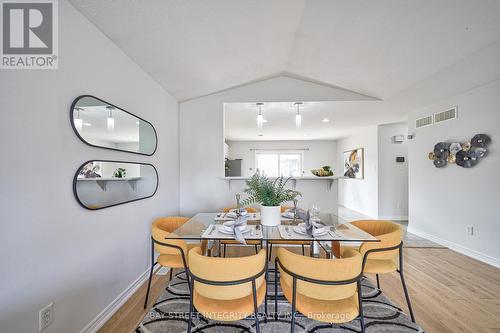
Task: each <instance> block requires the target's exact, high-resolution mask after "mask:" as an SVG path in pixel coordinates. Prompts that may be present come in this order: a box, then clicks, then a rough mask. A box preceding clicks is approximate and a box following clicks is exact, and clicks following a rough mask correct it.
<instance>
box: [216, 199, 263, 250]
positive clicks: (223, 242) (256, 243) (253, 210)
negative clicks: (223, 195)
mask: <svg viewBox="0 0 500 333" xmlns="http://www.w3.org/2000/svg"><path fill="white" fill-rule="evenodd" d="M236 208H237V207H226V208H223V209H222V212H224V213H228V212H229V211H231V209H236ZM244 209H245V210H246V211H247V212H248V213H257V212H258V210H257V209H256V208H254V207H246V208H244ZM246 242H247V245H253V246H255V253H258V252H259V248H258V246H259V245H260V247H261V248H262V241H260V240H247V241H246ZM220 244H221V245H223V247H224V252H223V253H224V254H223V257H226V246H227V245H228V244H235V245H241V243H240V242H238V241H237V240H232V239H229V240H228V239H225V240H221V241H220Z"/></svg>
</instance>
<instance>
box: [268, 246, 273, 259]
mask: <svg viewBox="0 0 500 333" xmlns="http://www.w3.org/2000/svg"><path fill="white" fill-rule="evenodd" d="M272 256H273V244H272V243H271V244H270V245H269V257H268V258H267V260H269V261H271V257H272Z"/></svg>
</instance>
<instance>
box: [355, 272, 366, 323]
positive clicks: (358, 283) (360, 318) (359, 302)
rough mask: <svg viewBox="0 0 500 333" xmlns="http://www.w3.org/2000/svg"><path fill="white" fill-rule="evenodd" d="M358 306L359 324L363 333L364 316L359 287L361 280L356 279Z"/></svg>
mask: <svg viewBox="0 0 500 333" xmlns="http://www.w3.org/2000/svg"><path fill="white" fill-rule="evenodd" d="M357 285H358V307H359V324H360V326H361V333H365V317H364V314H363V295H362V291H361V290H362V289H361V281H360V280H358V282H357Z"/></svg>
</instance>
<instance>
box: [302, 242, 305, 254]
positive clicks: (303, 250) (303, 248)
mask: <svg viewBox="0 0 500 333" xmlns="http://www.w3.org/2000/svg"><path fill="white" fill-rule="evenodd" d="M302 255H303V256H305V255H306V249H305V247H304V244H302Z"/></svg>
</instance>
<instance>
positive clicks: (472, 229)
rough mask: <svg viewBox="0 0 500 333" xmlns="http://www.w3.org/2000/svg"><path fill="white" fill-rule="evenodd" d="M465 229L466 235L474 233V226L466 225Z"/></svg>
mask: <svg viewBox="0 0 500 333" xmlns="http://www.w3.org/2000/svg"><path fill="white" fill-rule="evenodd" d="M466 231H467V235H470V236H473V235H474V227H473V226H471V225H468V226H466Z"/></svg>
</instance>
